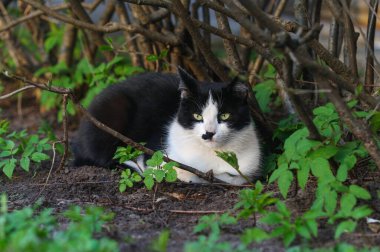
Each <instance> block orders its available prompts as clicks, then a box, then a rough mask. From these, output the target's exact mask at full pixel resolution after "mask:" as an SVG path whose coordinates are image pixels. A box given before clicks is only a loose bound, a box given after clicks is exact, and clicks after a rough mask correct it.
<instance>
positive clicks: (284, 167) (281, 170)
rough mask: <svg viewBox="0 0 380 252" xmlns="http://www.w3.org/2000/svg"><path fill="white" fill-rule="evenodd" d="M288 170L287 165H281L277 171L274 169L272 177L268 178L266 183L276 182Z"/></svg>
mask: <svg viewBox="0 0 380 252" xmlns="http://www.w3.org/2000/svg"><path fill="white" fill-rule="evenodd" d="M287 170H288V164H282V165H280V167H278V169H276V170H275V171H274V172H273V173H272V175H271V176H270V178H269V182H268V183H273V182H274V181H275V180H277V179H278V178H279V177H280V176H281V175H282V174H283V173H284V172H285V171H287Z"/></svg>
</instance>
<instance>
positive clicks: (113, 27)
mask: <svg viewBox="0 0 380 252" xmlns="http://www.w3.org/2000/svg"><path fill="white" fill-rule="evenodd" d="M23 1H24V2H26V3H28V4H30V5H32V6H33V7H35V8H37V9H40V10H41V11H43V12H44V13H45V14H46V15H49V16H51V17H53V18H55V19H58V20H60V21H62V22H65V23H69V24H72V25H74V26H76V27H80V28H85V29H88V30H91V31H96V32H103V33H113V32H117V31H122V30H124V31H127V32H131V33H132V32H133V33H140V34H142V35H144V36H146V37H147V38H149V39H152V40H157V41H160V42H162V43H164V44H169V45H178V44H179V43H180V41H179V39H178V38H177V37H176V36H175V35H174V34H170V33H168V34H165V35H163V34H161V33H157V32H152V31H149V30H147V29H145V28H143V27H141V26H140V25H134V24H131V25H123V24H119V23H115V22H110V23H108V24H107V25H104V26H100V25H95V24H91V23H87V22H83V21H81V20H78V19H74V18H71V17H68V16H66V15H62V14H59V13H57V12H55V11H53V10H52V9H50V8H48V7H46V6H44V5H42V4H40V3H38V2H36V1H34V0H23Z"/></svg>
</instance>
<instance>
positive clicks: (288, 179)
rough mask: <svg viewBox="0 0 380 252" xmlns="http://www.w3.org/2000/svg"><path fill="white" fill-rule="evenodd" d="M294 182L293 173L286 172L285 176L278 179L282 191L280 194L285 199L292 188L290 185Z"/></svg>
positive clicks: (282, 175)
mask: <svg viewBox="0 0 380 252" xmlns="http://www.w3.org/2000/svg"><path fill="white" fill-rule="evenodd" d="M292 181H293V173H292V172H290V171H285V172H284V173H283V174H281V177H279V179H278V187H279V189H280V192H281V194H282V196H283V197H284V198H286V196H287V195H288V191H289V188H290V185H291V184H292Z"/></svg>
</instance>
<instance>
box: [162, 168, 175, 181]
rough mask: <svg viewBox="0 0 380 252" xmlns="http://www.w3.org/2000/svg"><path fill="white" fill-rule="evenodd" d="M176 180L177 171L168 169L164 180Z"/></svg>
mask: <svg viewBox="0 0 380 252" xmlns="http://www.w3.org/2000/svg"><path fill="white" fill-rule="evenodd" d="M176 180H177V171H176V170H175V169H171V170H169V171H168V172H167V173H166V175H165V181H166V182H174V181H176Z"/></svg>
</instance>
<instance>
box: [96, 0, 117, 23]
mask: <svg viewBox="0 0 380 252" xmlns="http://www.w3.org/2000/svg"><path fill="white" fill-rule="evenodd" d="M116 1H117V0H109V1H108V2H106V3H107V5H106V7H105V8H104V9H103V13H102V16H101V17H100V19H99V24H100V25H105V24H107V23H108V22H109V21H110V20H111V18H112V16H113V14H114V12H115V8H116Z"/></svg>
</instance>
